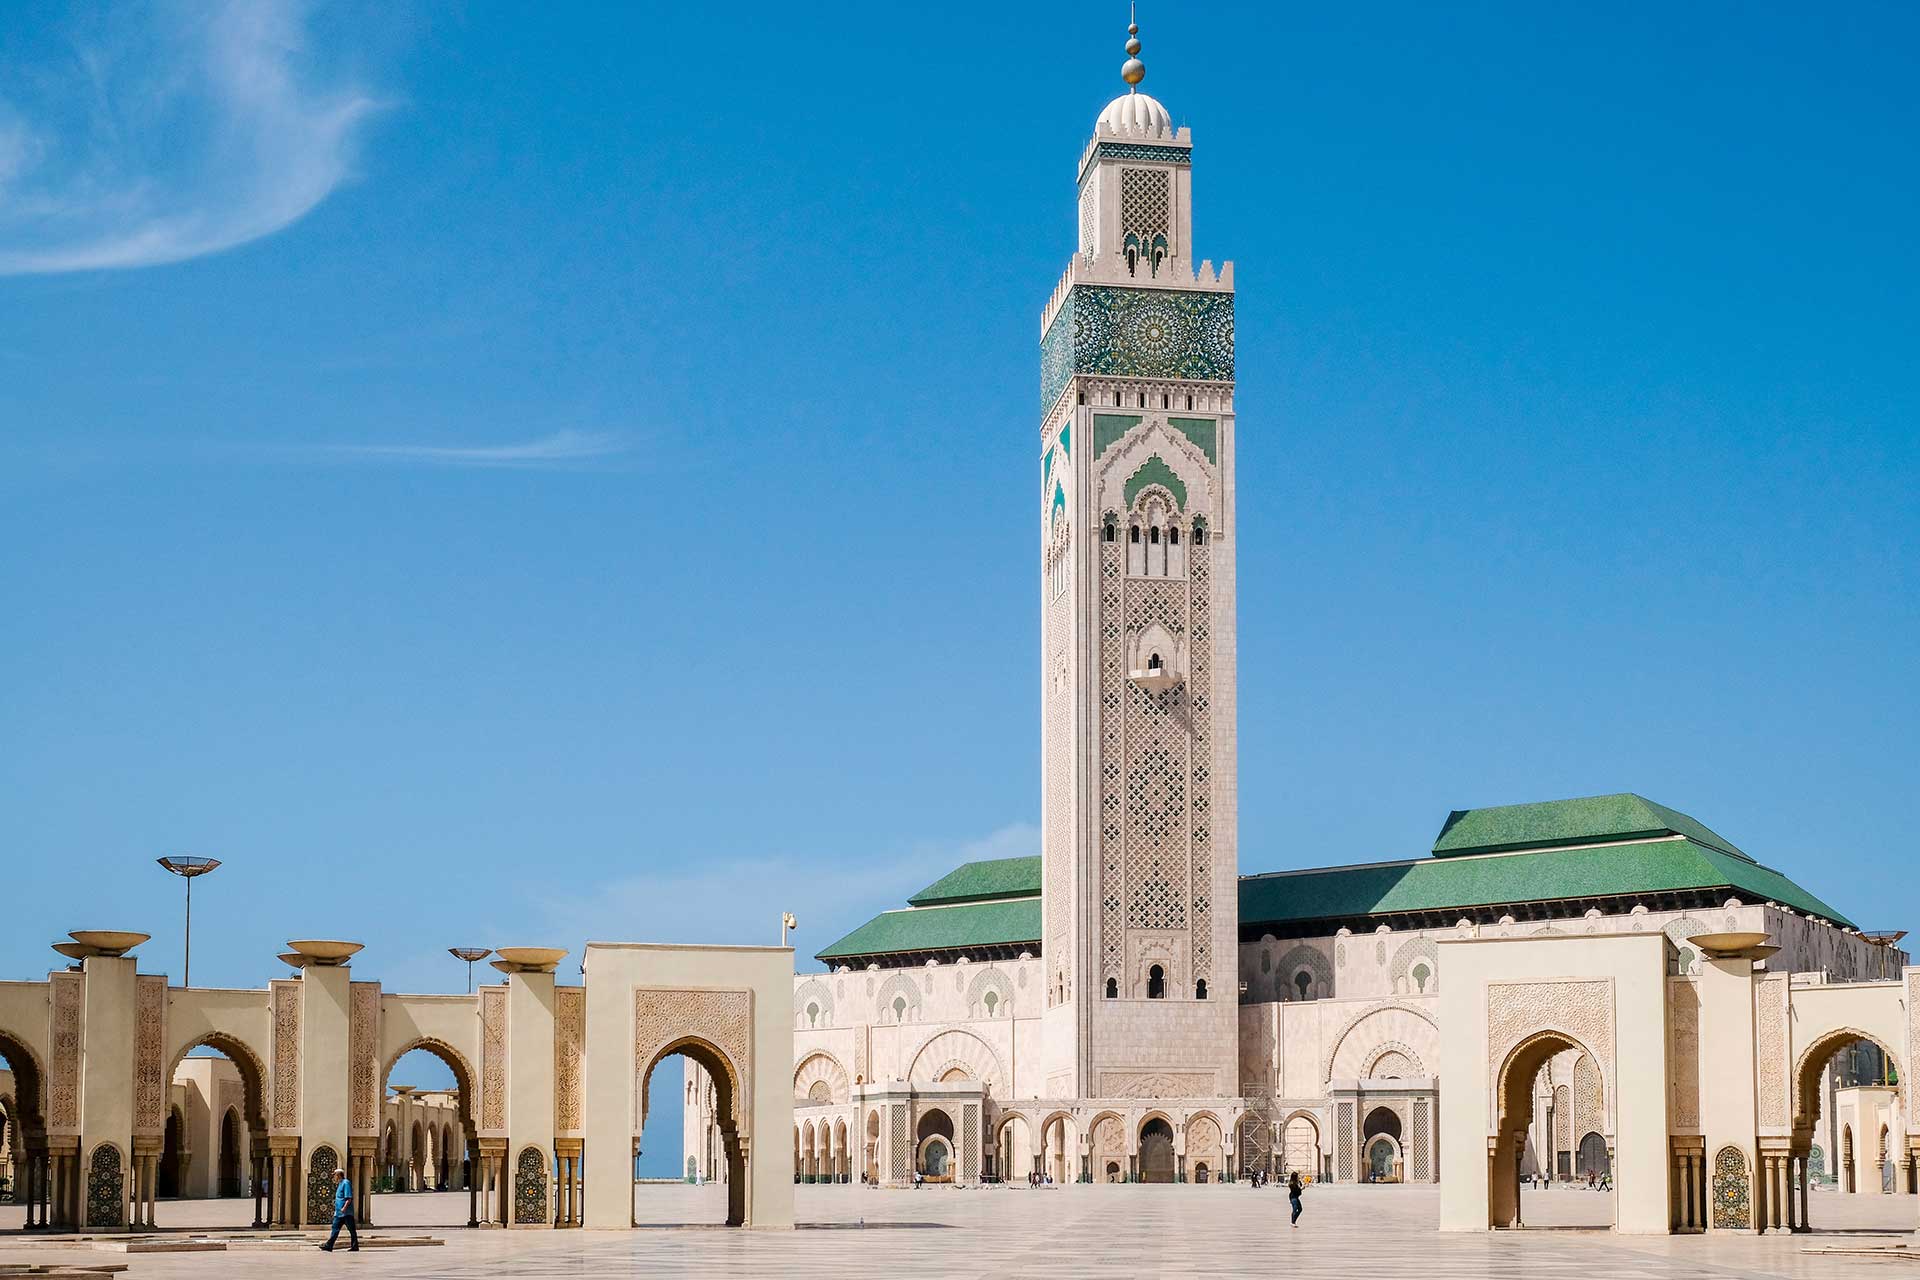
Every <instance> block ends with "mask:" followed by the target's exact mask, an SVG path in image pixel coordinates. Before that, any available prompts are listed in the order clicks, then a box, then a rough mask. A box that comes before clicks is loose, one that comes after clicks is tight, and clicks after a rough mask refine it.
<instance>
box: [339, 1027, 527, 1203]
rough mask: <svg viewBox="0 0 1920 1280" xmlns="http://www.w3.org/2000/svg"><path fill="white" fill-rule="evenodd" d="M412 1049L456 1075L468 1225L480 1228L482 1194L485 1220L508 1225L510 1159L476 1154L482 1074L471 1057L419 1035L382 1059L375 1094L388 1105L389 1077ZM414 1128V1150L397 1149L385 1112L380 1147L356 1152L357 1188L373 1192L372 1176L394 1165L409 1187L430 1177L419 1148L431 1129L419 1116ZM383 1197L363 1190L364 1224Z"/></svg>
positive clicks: (398, 1177)
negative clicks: (476, 1110)
mask: <svg viewBox="0 0 1920 1280" xmlns="http://www.w3.org/2000/svg"><path fill="white" fill-rule="evenodd" d="M410 1053H426V1054H429V1055H431V1056H432V1057H434V1058H437V1059H439V1060H440V1062H441V1064H442V1065H444V1066H445V1067H446V1069H447V1070H448V1071H449V1072H451V1073H452V1075H453V1084H454V1112H455V1115H456V1117H457V1119H458V1121H459V1126H460V1137H461V1141H462V1145H463V1146H464V1147H465V1148H466V1152H467V1160H468V1174H467V1225H468V1226H469V1227H477V1226H479V1225H480V1222H481V1218H480V1208H481V1204H480V1198H481V1196H482V1195H483V1194H484V1195H486V1197H487V1221H488V1222H490V1223H497V1224H499V1225H502V1226H504V1225H506V1224H507V1223H508V1222H509V1221H511V1218H510V1217H509V1216H508V1214H509V1207H508V1205H507V1204H506V1203H505V1201H506V1199H507V1194H508V1191H507V1187H508V1171H507V1169H506V1167H505V1165H506V1160H505V1157H504V1154H502V1155H499V1156H491V1157H483V1158H475V1156H476V1154H477V1153H478V1152H479V1149H480V1145H479V1129H478V1127H477V1124H476V1122H475V1119H474V1099H475V1096H476V1090H475V1088H474V1082H475V1080H476V1079H477V1078H478V1077H477V1075H476V1073H475V1072H474V1069H473V1064H472V1063H470V1062H468V1061H467V1057H466V1055H465V1054H464V1053H462V1052H460V1050H459V1049H457V1048H455V1047H454V1046H453V1045H451V1044H449V1043H447V1042H446V1041H445V1040H442V1039H440V1038H439V1037H437V1036H416V1037H414V1038H413V1039H411V1040H408V1041H406V1042H405V1043H404V1044H402V1045H400V1046H399V1047H398V1048H396V1049H395V1050H394V1051H393V1052H392V1053H391V1054H389V1055H388V1056H387V1060H386V1062H384V1063H383V1064H381V1067H380V1083H379V1088H378V1092H377V1096H378V1097H379V1099H380V1100H381V1105H382V1106H383V1107H384V1105H385V1103H386V1098H387V1081H388V1080H390V1079H391V1078H392V1076H393V1069H394V1068H395V1067H396V1066H398V1065H399V1063H400V1060H401V1059H402V1058H404V1057H406V1056H407V1055H408V1054H410ZM376 1114H378V1113H376ZM431 1124H432V1122H431V1121H430V1120H429V1121H427V1122H426V1126H427V1127H430V1126H431ZM410 1132H411V1136H412V1137H413V1146H412V1148H411V1149H409V1150H406V1151H404V1152H403V1151H401V1150H400V1149H399V1143H398V1138H399V1133H398V1131H397V1130H395V1129H394V1127H393V1125H392V1123H391V1122H390V1121H388V1120H387V1119H386V1118H385V1117H381V1118H380V1133H381V1135H382V1136H381V1140H380V1148H379V1150H378V1151H377V1152H369V1153H365V1154H356V1155H354V1156H353V1157H352V1163H354V1164H355V1165H356V1166H357V1168H356V1169H355V1170H354V1171H353V1173H352V1174H350V1175H349V1176H352V1177H353V1182H354V1185H355V1186H356V1187H359V1186H361V1185H365V1186H366V1187H367V1188H368V1189H369V1192H371V1190H372V1189H373V1186H374V1178H373V1177H372V1176H371V1175H372V1173H373V1171H374V1169H375V1168H376V1167H386V1168H389V1169H391V1171H392V1176H393V1177H394V1178H395V1179H396V1180H397V1181H402V1182H406V1183H407V1185H408V1186H409V1187H411V1185H412V1182H411V1180H412V1179H413V1178H414V1177H415V1176H416V1175H418V1176H419V1177H420V1178H421V1179H422V1180H425V1179H426V1178H428V1177H430V1176H431V1173H430V1169H429V1167H428V1165H426V1164H425V1163H424V1162H423V1157H422V1152H421V1150H420V1148H421V1146H422V1145H423V1141H424V1139H425V1136H426V1132H427V1128H426V1127H423V1125H422V1122H421V1121H419V1120H415V1121H414V1122H413V1125H412V1127H411V1131H410ZM356 1175H357V1176H356ZM384 1199H385V1197H383V1196H375V1195H372V1194H363V1196H362V1198H361V1201H360V1210H361V1213H362V1214H363V1215H364V1216H363V1218H362V1223H361V1225H363V1226H364V1225H367V1224H368V1223H371V1222H372V1221H373V1215H374V1211H375V1209H376V1207H377V1206H376V1204H375V1201H376V1200H384ZM381 1213H382V1214H384V1213H385V1210H384V1209H382V1210H381ZM382 1225H385V1226H391V1225H393V1224H392V1223H387V1222H384V1221H383V1223H382Z"/></svg>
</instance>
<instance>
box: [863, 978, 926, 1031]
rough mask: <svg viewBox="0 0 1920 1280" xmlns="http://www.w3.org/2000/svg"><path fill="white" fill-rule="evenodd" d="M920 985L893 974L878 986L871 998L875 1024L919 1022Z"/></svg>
mask: <svg viewBox="0 0 1920 1280" xmlns="http://www.w3.org/2000/svg"><path fill="white" fill-rule="evenodd" d="M921 999H922V997H921V994H920V984H919V983H917V982H915V981H914V980H913V979H912V978H911V977H910V976H909V975H907V974H904V973H895V974H893V975H892V976H890V977H889V978H888V979H887V980H886V981H885V982H882V983H881V984H880V990H879V992H878V994H876V995H875V996H874V998H873V1020H874V1021H875V1022H876V1023H881V1024H886V1023H890V1022H918V1021H919V1020H920V1001H921Z"/></svg>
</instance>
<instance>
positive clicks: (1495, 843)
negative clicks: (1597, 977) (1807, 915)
mask: <svg viewBox="0 0 1920 1280" xmlns="http://www.w3.org/2000/svg"><path fill="white" fill-rule="evenodd" d="M1664 835H1679V836H1685V837H1687V839H1689V840H1691V841H1693V842H1694V843H1695V844H1703V845H1706V846H1708V847H1710V848H1714V849H1718V850H1720V851H1721V852H1723V853H1731V854H1733V855H1734V856H1736V857H1740V858H1745V857H1747V855H1746V854H1745V853H1743V852H1742V851H1741V849H1740V846H1738V845H1736V844H1735V843H1734V842H1733V841H1731V840H1729V839H1727V838H1726V837H1725V836H1722V835H1719V834H1718V833H1716V832H1714V831H1712V830H1710V829H1708V828H1707V826H1706V825H1705V824H1703V823H1699V822H1696V821H1694V820H1693V819H1692V818H1689V817H1688V816H1687V815H1686V814H1684V813H1681V812H1680V811H1679V810H1677V809H1669V808H1667V807H1666V806H1665V805H1663V804H1655V803H1654V802H1653V801H1651V800H1648V799H1646V798H1645V797H1644V796H1636V795H1634V794H1633V793H1632V792H1625V791H1623V792H1621V793H1619V794H1617V795H1610V796H1586V797H1583V798H1581V799H1578V800H1548V801H1546V802H1544V803H1541V804H1503V805H1498V806H1496V807H1494V808H1491V809H1455V810H1454V811H1453V812H1452V813H1450V814H1448V815H1447V821H1446V825H1444V826H1442V827H1441V828H1440V836H1439V838H1438V839H1436V840H1435V841H1434V842H1433V853H1434V856H1435V857H1438V858H1446V857H1455V856H1458V855H1461V854H1468V853H1500V852H1503V851H1505V850H1508V849H1541V848H1547V847H1550V846H1553V845H1568V844H1604V843H1608V842H1612V841H1618V840H1643V839H1646V838H1647V837H1649V836H1664ZM1748 860H1749V861H1751V859H1748Z"/></svg>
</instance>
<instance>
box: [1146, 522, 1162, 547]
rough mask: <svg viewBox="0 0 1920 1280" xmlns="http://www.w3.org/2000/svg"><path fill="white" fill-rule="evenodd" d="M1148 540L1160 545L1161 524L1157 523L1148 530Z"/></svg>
mask: <svg viewBox="0 0 1920 1280" xmlns="http://www.w3.org/2000/svg"><path fill="white" fill-rule="evenodd" d="M1147 541H1148V542H1150V543H1152V544H1153V545H1154V546H1156V547H1157V546H1159V545H1160V526H1159V525H1155V526H1153V528H1151V529H1149V530H1147Z"/></svg>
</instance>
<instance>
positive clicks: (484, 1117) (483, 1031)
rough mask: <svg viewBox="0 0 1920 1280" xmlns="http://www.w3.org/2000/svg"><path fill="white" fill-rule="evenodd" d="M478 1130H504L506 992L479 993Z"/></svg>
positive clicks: (492, 989)
mask: <svg viewBox="0 0 1920 1280" xmlns="http://www.w3.org/2000/svg"><path fill="white" fill-rule="evenodd" d="M480 1127H481V1128H482V1129H487V1130H498V1129H504V1128H506V1127H507V989H506V988H505V987H484V988H482V989H481V991H480Z"/></svg>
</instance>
